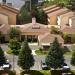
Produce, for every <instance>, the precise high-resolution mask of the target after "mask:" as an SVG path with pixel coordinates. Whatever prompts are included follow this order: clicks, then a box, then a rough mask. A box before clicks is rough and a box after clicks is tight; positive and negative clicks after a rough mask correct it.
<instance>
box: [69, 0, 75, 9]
mask: <svg viewBox="0 0 75 75" xmlns="http://www.w3.org/2000/svg"><path fill="white" fill-rule="evenodd" d="M68 8H69V9H71V10H75V0H69V3H68Z"/></svg>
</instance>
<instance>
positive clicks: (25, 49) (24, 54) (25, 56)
mask: <svg viewBox="0 0 75 75" xmlns="http://www.w3.org/2000/svg"><path fill="white" fill-rule="evenodd" d="M31 53H32V51H31V49H30V48H29V46H28V43H27V41H24V42H23V45H22V48H21V50H20V53H19V56H18V65H19V66H20V67H21V68H22V69H24V70H26V71H27V70H29V69H30V67H32V66H33V65H34V58H33V55H32V54H31Z"/></svg>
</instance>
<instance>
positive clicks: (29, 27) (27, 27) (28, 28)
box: [11, 22, 49, 33]
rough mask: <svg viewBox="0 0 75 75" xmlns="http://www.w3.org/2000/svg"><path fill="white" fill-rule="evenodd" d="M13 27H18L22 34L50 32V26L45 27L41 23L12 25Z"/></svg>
mask: <svg viewBox="0 0 75 75" xmlns="http://www.w3.org/2000/svg"><path fill="white" fill-rule="evenodd" d="M11 27H17V28H19V29H20V30H21V32H22V33H25V32H34V33H36V32H40V33H44V32H48V31H49V29H48V26H47V25H43V24H40V23H36V22H35V23H28V24H24V25H11Z"/></svg>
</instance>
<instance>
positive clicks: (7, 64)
mask: <svg viewBox="0 0 75 75" xmlns="http://www.w3.org/2000/svg"><path fill="white" fill-rule="evenodd" d="M10 68H11V64H10V63H9V60H7V61H6V63H5V64H3V69H10Z"/></svg>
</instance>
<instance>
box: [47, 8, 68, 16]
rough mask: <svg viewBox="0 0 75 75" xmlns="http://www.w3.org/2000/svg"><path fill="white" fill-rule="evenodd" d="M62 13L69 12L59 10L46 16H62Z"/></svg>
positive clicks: (62, 9) (63, 9)
mask: <svg viewBox="0 0 75 75" xmlns="http://www.w3.org/2000/svg"><path fill="white" fill-rule="evenodd" d="M64 12H69V10H68V9H67V8H61V9H59V10H56V11H55V12H52V13H49V14H47V15H48V16H52V15H57V16H58V15H59V14H62V13H64Z"/></svg>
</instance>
